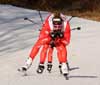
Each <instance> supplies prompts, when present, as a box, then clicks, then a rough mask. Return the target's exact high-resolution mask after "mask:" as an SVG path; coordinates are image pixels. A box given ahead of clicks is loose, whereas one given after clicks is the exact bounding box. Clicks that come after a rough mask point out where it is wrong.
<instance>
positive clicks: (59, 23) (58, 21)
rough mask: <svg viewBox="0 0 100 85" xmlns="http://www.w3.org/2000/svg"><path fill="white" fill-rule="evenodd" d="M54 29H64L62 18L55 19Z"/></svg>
mask: <svg viewBox="0 0 100 85" xmlns="http://www.w3.org/2000/svg"><path fill="white" fill-rule="evenodd" d="M53 27H54V30H60V29H62V27H63V26H62V21H61V19H60V18H55V19H53Z"/></svg>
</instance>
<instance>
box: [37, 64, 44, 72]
mask: <svg viewBox="0 0 100 85" xmlns="http://www.w3.org/2000/svg"><path fill="white" fill-rule="evenodd" d="M43 70H44V64H39V66H38V69H37V73H38V74H41V73H43Z"/></svg>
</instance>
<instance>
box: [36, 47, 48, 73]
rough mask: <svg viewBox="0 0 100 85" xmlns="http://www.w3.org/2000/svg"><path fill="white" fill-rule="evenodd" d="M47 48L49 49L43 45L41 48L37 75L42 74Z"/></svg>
mask: <svg viewBox="0 0 100 85" xmlns="http://www.w3.org/2000/svg"><path fill="white" fill-rule="evenodd" d="M48 47H49V45H43V48H42V50H41V53H40V63H39V66H38V69H37V73H42V72H43V70H44V62H45V59H46V54H47V50H48Z"/></svg>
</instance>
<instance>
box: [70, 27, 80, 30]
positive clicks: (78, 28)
mask: <svg viewBox="0 0 100 85" xmlns="http://www.w3.org/2000/svg"><path fill="white" fill-rule="evenodd" d="M71 30H81V27H77V28H73V29H71Z"/></svg>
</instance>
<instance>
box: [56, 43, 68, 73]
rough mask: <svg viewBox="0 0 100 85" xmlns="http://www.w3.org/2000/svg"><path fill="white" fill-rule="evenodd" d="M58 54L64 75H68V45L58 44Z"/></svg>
mask: <svg viewBox="0 0 100 85" xmlns="http://www.w3.org/2000/svg"><path fill="white" fill-rule="evenodd" d="M57 54H58V58H59V62H60V63H61V68H60V71H61V73H62V74H63V75H67V74H68V68H67V65H66V62H67V50H66V47H65V46H63V45H59V46H57Z"/></svg>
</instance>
